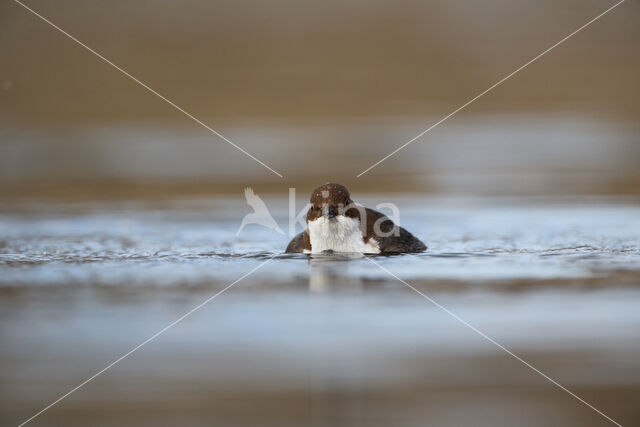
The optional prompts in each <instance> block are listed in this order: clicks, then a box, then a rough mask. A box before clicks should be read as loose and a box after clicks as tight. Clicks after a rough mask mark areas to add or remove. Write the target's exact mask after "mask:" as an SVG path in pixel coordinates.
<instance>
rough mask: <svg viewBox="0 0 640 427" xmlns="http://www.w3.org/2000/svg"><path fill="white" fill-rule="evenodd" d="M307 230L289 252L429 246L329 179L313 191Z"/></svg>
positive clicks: (381, 250)
mask: <svg viewBox="0 0 640 427" xmlns="http://www.w3.org/2000/svg"><path fill="white" fill-rule="evenodd" d="M309 201H310V202H311V207H310V208H309V211H308V212H307V229H306V230H305V231H303V232H302V233H300V234H298V235H297V236H296V237H294V238H293V240H291V242H289V245H288V246H287V250H286V252H302V253H321V252H325V251H333V252H350V253H354V252H355V253H365V254H380V253H409V252H423V251H425V250H426V249H427V246H426V245H425V244H424V243H422V241H420V239H418V238H417V237H415V236H414V235H413V234H411V233H409V232H408V231H407V230H405V229H404V228H402V227H400V226H398V225H396V224H395V223H394V222H393V221H391V220H390V219H389V218H387V217H386V216H385V215H384V214H382V213H380V212H377V211H374V210H373V209H369V208H365V207H364V206H360V205H357V204H355V203H354V202H353V201H352V200H351V195H350V194H349V190H347V189H346V188H345V187H344V186H343V185H340V184H335V183H332V182H329V183H327V184H324V185H321V186H320V187H318V188H316V189H315V190H313V193H311V199H310V200H309Z"/></svg>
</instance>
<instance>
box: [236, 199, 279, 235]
mask: <svg viewBox="0 0 640 427" xmlns="http://www.w3.org/2000/svg"><path fill="white" fill-rule="evenodd" d="M244 197H245V199H247V204H248V205H249V206H251V207H252V208H253V212H252V213H248V214H246V215H245V216H244V218H242V224H240V229H238V232H237V233H236V236H238V235H240V232H241V231H242V229H243V228H244V226H245V225H248V224H257V225H262V226H263V227H267V228H270V229H272V230H275V231H277V232H278V233H280V234H284V231H282V229H280V226H279V225H278V223H277V222H276V220H275V219H273V217H272V216H271V214H270V213H269V208H267V205H265V203H264V202H263V201H262V199H261V198H260V196H258V195H257V194H255V193H254V192H253V189H252V188H251V187H247V188H245V189H244Z"/></svg>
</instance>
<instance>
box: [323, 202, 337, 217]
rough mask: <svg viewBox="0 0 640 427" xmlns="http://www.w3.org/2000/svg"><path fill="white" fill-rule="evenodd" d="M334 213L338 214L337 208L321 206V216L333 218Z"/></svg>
mask: <svg viewBox="0 0 640 427" xmlns="http://www.w3.org/2000/svg"><path fill="white" fill-rule="evenodd" d="M336 215H338V209H337V208H336V207H335V206H329V205H324V206H323V207H322V216H324V217H325V218H327V219H331V218H335V217H336Z"/></svg>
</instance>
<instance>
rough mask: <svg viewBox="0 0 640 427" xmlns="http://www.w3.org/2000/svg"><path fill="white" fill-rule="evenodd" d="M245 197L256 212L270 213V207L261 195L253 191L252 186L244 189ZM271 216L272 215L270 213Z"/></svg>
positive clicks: (261, 213)
mask: <svg viewBox="0 0 640 427" xmlns="http://www.w3.org/2000/svg"><path fill="white" fill-rule="evenodd" d="M244 197H245V198H246V199H247V204H248V205H249V206H251V207H252V208H253V210H254V211H255V212H256V213H258V214H260V215H263V214H269V208H267V205H265V203H264V202H263V201H262V199H261V198H260V196H258V195H257V194H255V193H254V192H253V189H252V188H251V187H247V188H245V189H244ZM269 216H271V215H270V214H269Z"/></svg>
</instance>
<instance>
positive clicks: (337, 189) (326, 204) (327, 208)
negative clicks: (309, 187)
mask: <svg viewBox="0 0 640 427" xmlns="http://www.w3.org/2000/svg"><path fill="white" fill-rule="evenodd" d="M309 202H310V203H311V207H310V208H309V212H307V221H313V220H315V219H317V218H319V217H321V216H324V217H326V218H328V219H332V218H334V217H336V216H337V215H338V214H339V213H341V212H342V213H343V214H344V212H345V208H346V207H347V206H349V205H351V204H352V203H353V201H352V200H351V195H350V194H349V190H347V188H346V187H345V186H343V185H340V184H336V183H333V182H328V183H326V184H324V185H321V186H320V187H318V188H316V189H315V190H313V192H312V193H311V198H310V199H309Z"/></svg>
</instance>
